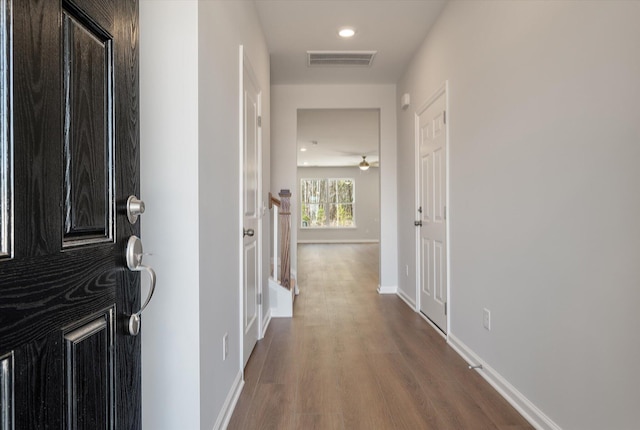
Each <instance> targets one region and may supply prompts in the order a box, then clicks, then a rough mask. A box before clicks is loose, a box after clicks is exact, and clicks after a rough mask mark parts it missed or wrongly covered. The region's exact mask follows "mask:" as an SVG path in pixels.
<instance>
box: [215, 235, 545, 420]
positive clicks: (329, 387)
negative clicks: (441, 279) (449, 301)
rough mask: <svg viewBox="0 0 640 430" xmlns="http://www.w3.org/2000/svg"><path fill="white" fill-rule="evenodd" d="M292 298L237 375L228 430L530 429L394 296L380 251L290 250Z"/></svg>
mask: <svg viewBox="0 0 640 430" xmlns="http://www.w3.org/2000/svg"><path fill="white" fill-rule="evenodd" d="M298 282H299V285H300V295H299V296H298V297H297V299H296V302H295V306H294V317H293V318H291V319H288V318H287V319H273V320H272V321H271V324H270V326H269V328H268V330H267V333H266V335H265V338H264V339H262V340H261V341H259V342H258V344H257V346H256V348H255V350H254V352H253V354H252V356H251V358H250V359H249V362H248V363H247V367H246V369H245V386H244V389H243V392H242V394H241V396H240V399H239V401H238V404H237V406H236V409H235V411H234V414H233V416H232V418H231V422H230V423H229V427H228V428H229V429H247V430H253V429H278V430H283V429H284V430H289V429H291V430H293V429H301V430H302V429H304V430H311V429H322V430H333V429H344V430H351V429H367V430H372V429H380V430H387V429H410V430H416V429H437V430H446V429H456V430H458V429H471V430H476V429H499V430H507V429H509V430H520V429H531V428H533V427H531V426H530V425H529V424H528V423H527V422H526V421H525V420H524V418H522V417H521V416H520V415H519V414H518V413H517V412H516V411H515V410H514V409H513V408H512V407H511V406H510V405H509V404H508V403H507V402H506V401H505V400H504V399H503V398H502V397H500V396H499V395H498V394H497V393H496V392H495V391H494V390H493V388H491V387H490V386H489V385H488V384H487V383H486V382H485V381H484V380H483V379H482V378H481V377H480V376H479V375H478V374H477V373H476V372H475V371H470V370H468V369H467V364H466V363H465V362H464V361H463V360H462V359H461V358H460V357H459V356H458V355H457V354H456V353H455V352H454V351H453V350H452V349H451V348H449V347H448V346H447V345H446V343H445V341H444V339H443V338H442V337H441V336H440V335H439V334H437V333H436V332H435V330H434V329H433V328H432V327H431V326H430V325H428V324H427V322H426V321H424V320H423V319H422V318H421V317H420V316H419V315H418V314H416V313H415V312H413V311H412V310H411V309H410V308H409V307H408V306H407V305H406V304H405V303H404V302H403V301H402V300H400V298H398V297H397V296H381V295H379V294H378V293H377V292H376V288H377V286H378V245H371V244H358V245H310V244H309V245H307V244H305V245H298Z"/></svg>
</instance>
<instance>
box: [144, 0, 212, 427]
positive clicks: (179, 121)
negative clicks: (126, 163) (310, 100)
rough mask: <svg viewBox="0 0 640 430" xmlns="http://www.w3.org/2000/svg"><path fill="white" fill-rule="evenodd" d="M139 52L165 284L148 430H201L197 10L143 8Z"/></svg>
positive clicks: (149, 231)
mask: <svg viewBox="0 0 640 430" xmlns="http://www.w3.org/2000/svg"><path fill="white" fill-rule="evenodd" d="M140 51H141V54H140V125H141V136H140V142H141V143H140V156H141V166H140V181H141V185H140V194H141V198H142V199H143V200H144V201H145V203H146V212H145V214H144V215H143V216H142V217H141V218H140V222H141V227H142V231H141V237H142V239H143V243H144V247H145V252H149V253H152V254H153V255H149V256H146V257H145V262H146V263H147V264H149V265H151V266H152V267H153V268H154V269H155V270H156V272H157V275H158V283H157V290H156V292H155V295H154V297H153V300H152V301H151V303H150V304H149V307H148V308H147V309H146V310H145V312H144V315H143V325H142V420H143V425H144V428H145V429H154V430H156V429H167V430H168V429H177V428H184V429H197V428H200V400H199V399H200V386H199V385H200V370H199V368H200V356H199V350H200V344H199V343H200V342H199V335H200V326H199V313H200V311H199V298H198V296H199V283H200V273H199V272H200V264H199V261H198V258H197V256H198V252H199V251H198V249H199V240H200V239H199V231H198V230H199V229H198V222H199V204H198V5H197V2H196V1H182V0H176V1H162V2H156V1H150V0H143V1H142V2H141V3H140ZM144 276H145V275H143V277H144ZM145 283H146V282H145V281H144V280H143V285H144V284H145ZM143 294H146V291H143ZM143 297H144V295H143Z"/></svg>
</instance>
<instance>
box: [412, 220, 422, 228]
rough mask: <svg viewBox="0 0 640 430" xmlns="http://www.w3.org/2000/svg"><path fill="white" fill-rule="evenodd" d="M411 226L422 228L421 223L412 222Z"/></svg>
mask: <svg viewBox="0 0 640 430" xmlns="http://www.w3.org/2000/svg"><path fill="white" fill-rule="evenodd" d="M413 225H415V226H416V227H422V221H414V222H413Z"/></svg>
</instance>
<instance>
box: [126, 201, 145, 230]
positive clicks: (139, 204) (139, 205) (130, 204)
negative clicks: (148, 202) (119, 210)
mask: <svg viewBox="0 0 640 430" xmlns="http://www.w3.org/2000/svg"><path fill="white" fill-rule="evenodd" d="M143 213H144V202H143V201H142V200H140V199H138V198H137V197H136V196H129V198H128V199H127V219H128V220H129V222H130V223H131V224H135V223H136V221H138V217H139V216H140V215H142V214H143Z"/></svg>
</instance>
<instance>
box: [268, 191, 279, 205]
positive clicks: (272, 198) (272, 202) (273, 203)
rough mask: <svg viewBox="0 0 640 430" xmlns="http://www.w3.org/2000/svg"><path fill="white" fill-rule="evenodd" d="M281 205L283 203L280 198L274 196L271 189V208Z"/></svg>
mask: <svg viewBox="0 0 640 430" xmlns="http://www.w3.org/2000/svg"><path fill="white" fill-rule="evenodd" d="M281 205H282V203H281V202H280V200H278V199H276V198H275V197H273V194H271V191H269V209H271V208H273V207H274V206H278V207H280V206H281Z"/></svg>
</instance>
